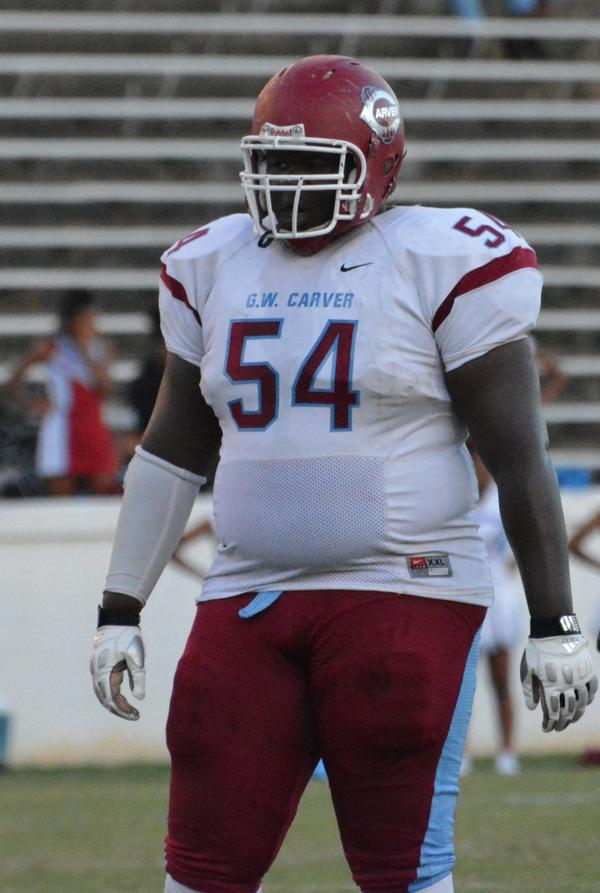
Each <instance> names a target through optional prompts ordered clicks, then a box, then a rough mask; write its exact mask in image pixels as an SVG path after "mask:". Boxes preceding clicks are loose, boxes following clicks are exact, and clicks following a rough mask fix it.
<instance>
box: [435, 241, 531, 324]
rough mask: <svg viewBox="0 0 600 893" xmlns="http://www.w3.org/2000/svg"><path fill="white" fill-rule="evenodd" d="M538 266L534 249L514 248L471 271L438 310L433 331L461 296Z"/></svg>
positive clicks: (460, 280) (457, 284) (458, 283)
mask: <svg viewBox="0 0 600 893" xmlns="http://www.w3.org/2000/svg"><path fill="white" fill-rule="evenodd" d="M537 266H538V265H537V258H536V256H535V251H533V249H532V248H513V250H512V251H511V252H510V253H509V254H504V255H503V256H502V257H496V258H494V260H491V261H490V262H489V263H488V264H484V265H483V267H477V269H476V270H470V271H469V272H468V273H466V274H465V275H464V276H463V277H462V279H459V281H458V282H457V283H456V285H455V286H454V288H453V289H452V291H451V292H450V294H449V295H448V297H446V298H444V300H443V301H442V303H441V304H440V306H439V307H438V309H437V310H436V312H435V316H434V317H433V323H432V327H433V331H434V332H435V331H437V329H439V327H440V326H441V324H442V323H443V322H444V320H445V319H446V317H448V316H449V315H450V311H451V310H452V307H453V306H454V302H455V300H456V299H457V298H460V296H461V295H466V294H467V292H470V291H474V290H475V289H476V288H481V287H482V286H483V285H489V284H490V283H491V282H495V281H496V280H497V279H502V277H503V276H506V275H508V273H514V272H515V270H522V269H524V268H525V267H530V268H533V269H534V270H537Z"/></svg>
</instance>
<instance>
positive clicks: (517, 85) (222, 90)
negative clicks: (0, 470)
mask: <svg viewBox="0 0 600 893" xmlns="http://www.w3.org/2000/svg"><path fill="white" fill-rule="evenodd" d="M19 5H20V7H21V8H20V9H19V10H16V9H14V0H13V3H11V2H9V0H2V2H0V97H1V98H0V121H1V122H2V136H1V137H0V159H2V166H1V171H2V173H1V174H0V185H1V189H0V258H1V261H2V273H1V275H0V301H1V305H0V356H1V360H0V385H1V384H2V383H3V382H5V381H6V380H7V378H8V375H9V374H10V368H11V366H12V363H13V361H14V358H15V357H16V356H17V355H18V354H20V353H22V351H23V350H24V349H25V348H26V347H27V346H28V344H29V343H31V341H32V340H35V339H36V338H39V337H40V336H43V335H45V334H48V333H50V332H51V331H52V328H53V325H54V322H55V316H54V313H55V310H56V306H57V300H58V298H59V297H60V294H61V291H62V290H63V289H65V288H68V287H72V286H87V287H89V288H90V289H92V291H94V292H95V293H96V294H97V295H98V297H99V298H100V299H101V302H102V306H103V308H104V309H105V311H106V313H105V316H104V319H103V328H104V331H105V332H106V333H107V334H109V336H110V338H111V340H112V341H113V342H114V344H115V347H116V352H117V356H118V362H117V363H116V364H115V368H114V373H113V375H114V381H115V392H114V397H113V399H112V401H111V404H110V407H109V408H110V418H111V420H112V422H113V424H115V425H116V426H118V427H122V428H127V426H128V425H130V424H131V414H130V413H128V410H127V406H126V404H125V402H124V400H123V388H124V386H125V385H126V383H127V382H128V381H129V380H131V378H132V377H133V376H134V375H135V374H136V371H137V369H138V366H139V358H140V356H141V354H142V352H143V350H144V346H145V339H146V336H147V332H148V329H149V324H148V318H147V316H146V313H147V311H148V310H150V309H151V308H152V307H153V306H154V302H155V296H156V283H157V267H158V258H159V255H160V252H161V249H162V248H163V247H166V246H167V245H169V244H170V243H171V242H172V241H173V240H174V239H175V238H177V237H179V236H181V235H182V234H184V233H185V232H187V231H189V230H191V229H193V228H195V227H197V226H199V225H200V224H202V223H204V222H207V221H209V220H210V219H212V218H213V217H215V216H218V215H221V214H224V213H229V212H232V211H236V210H241V209H242V208H243V201H242V194H241V190H240V188H239V186H238V184H237V174H238V171H239V169H240V167H241V154H240V152H239V149H238V142H239V138H240V137H241V136H242V135H243V134H244V133H245V132H246V131H247V130H248V123H249V120H250V117H251V114H252V107H253V101H252V100H253V97H254V96H255V95H256V92H257V91H258V89H259V88H260V86H261V85H262V84H263V83H264V82H265V80H266V79H268V77H269V76H270V75H271V74H272V73H273V72H275V71H276V70H277V69H278V68H280V67H282V65H283V64H285V63H286V62H287V61H289V60H290V59H292V58H296V57H298V56H302V55H306V54H309V53H313V52H334V53H351V54H355V55H359V56H360V57H361V58H363V59H364V60H365V61H367V62H370V63H372V64H373V65H374V66H375V67H376V68H377V69H378V70H379V71H380V72H381V73H382V74H383V75H384V76H385V77H386V78H387V79H388V80H389V81H390V82H391V83H392V85H393V86H394V87H395V89H396V91H397V93H398V95H399V97H400V99H401V106H402V108H403V111H404V115H405V118H406V122H407V123H406V126H407V138H408V156H407V158H406V161H405V163H404V166H403V169H402V176H401V180H400V183H399V186H398V189H397V191H396V194H395V196H394V199H395V200H396V201H398V202H401V203H418V202H420V203H423V204H437V205H463V206H464V205H475V206H478V207H481V208H483V209H484V210H486V211H489V212H491V213H492V214H494V215H497V216H499V217H502V218H505V219H508V220H509V221H510V223H511V224H512V225H514V226H515V228H516V229H518V230H519V231H521V232H523V234H524V235H525V236H526V237H527V238H528V239H529V240H530V241H531V242H532V243H533V245H534V246H535V247H536V249H537V251H538V256H539V259H540V261H541V264H542V268H543V271H544V274H545V278H546V298H545V309H544V311H543V313H542V316H541V320H540V325H539V329H538V332H537V339H538V342H539V344H540V346H541V347H542V348H543V349H547V350H550V351H551V352H552V353H553V354H554V355H555V357H556V358H557V359H558V361H559V364H560V365H561V367H562V368H563V370H564V371H565V372H566V373H567V374H568V375H569V376H570V381H569V385H568V389H567V391H566V392H565V394H564V395H563V396H562V397H561V399H560V402H557V403H554V404H552V405H550V406H548V407H547V409H546V417H547V421H548V425H549V429H550V437H551V443H552V446H553V450H554V453H555V456H556V459H557V460H558V461H559V462H560V463H563V464H567V465H572V466H577V465H581V466H585V467H591V468H594V469H600V436H599V435H600V360H599V359H598V347H599V346H600V310H598V309H597V307H598V304H597V298H596V295H597V292H598V286H599V285H600V270H599V269H598V265H597V262H596V258H597V255H598V245H599V243H600V220H599V217H600V181H599V180H598V179H597V171H598V162H599V161H600V115H599V112H600V18H598V17H597V11H595V10H596V7H595V5H594V4H592V3H588V2H586V0H580V2H577V3H571V4H569V3H566V2H565V3H563V7H562V9H563V17H562V18H553V19H552V18H550V19H527V20H518V21H517V20H514V19H506V18H497V17H496V18H489V19H487V20H486V21H484V22H482V23H479V24H478V25H477V31H476V34H474V32H473V30H472V29H471V28H470V27H469V26H468V24H467V23H465V21H463V20H461V19H458V18H453V17H448V16H441V15H436V14H435V13H440V12H442V11H444V8H445V6H444V4H443V3H440V2H433V0H432V2H421V3H418V4H417V3H401V4H400V3H395V2H389V0H380V2H377V3H367V2H354V3H350V4H348V3H341V2H338V0H321V2H319V3H316V2H314V0H292V2H286V3H285V4H284V3H282V2H274V0H253V2H252V0H246V2H244V0H239V2H236V0H228V2H225V0H223V2H220V3H219V2H217V0H211V2H207V0H205V2H203V3H202V4H201V6H202V10H203V11H202V12H201V13H199V12H197V11H190V10H192V9H197V8H198V7H197V5H195V4H190V3H189V2H187V0H175V2H170V3H169V4H166V3H165V2H164V0H136V2H135V3H128V2H126V0H121V2H110V0H88V2H85V3H83V2H82V0H79V2H76V0H61V3H60V6H61V9H60V11H58V10H56V9H55V6H56V4H50V2H49V0H48V2H47V3H46V4H44V3H43V2H34V0H27V2H23V0H21V3H20V4H19ZM44 6H46V8H45V9H44ZM417 8H418V11H419V12H421V13H424V12H426V13H430V14H421V15H417V14H416V12H417ZM132 9H134V10H135V11H132ZM400 9H401V10H402V14H400ZM348 10H350V11H351V13H352V14H349V12H348ZM342 13H343V14H342ZM404 13H406V14H404ZM409 13H410V14H409ZM567 13H568V16H567ZM505 38H513V39H535V40H536V41H538V42H539V43H540V44H541V45H542V46H543V47H544V50H545V58H544V59H542V60H535V61H534V60H524V61H518V62H515V61H511V60H507V59H504V58H502V54H501V46H502V40H503V39H505ZM39 377H40V373H39V370H35V369H34V370H33V372H32V378H33V380H36V379H37V380H39Z"/></svg>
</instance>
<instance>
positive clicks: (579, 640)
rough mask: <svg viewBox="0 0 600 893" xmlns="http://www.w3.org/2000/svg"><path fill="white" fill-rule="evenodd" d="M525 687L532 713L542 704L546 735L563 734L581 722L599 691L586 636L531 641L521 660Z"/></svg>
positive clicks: (552, 637)
mask: <svg viewBox="0 0 600 893" xmlns="http://www.w3.org/2000/svg"><path fill="white" fill-rule="evenodd" d="M521 685H522V686H523V694H524V696H525V703H526V704H527V706H528V707H529V709H530V710H535V708H536V707H537V705H538V703H540V702H541V705H542V711H543V713H544V717H543V720H542V729H543V730H544V732H552V731H555V732H562V730H563V729H566V727H567V726H568V725H569V724H570V723H572V722H577V720H578V719H581V717H582V716H583V713H584V711H585V708H586V707H587V705H588V704H591V702H592V701H593V699H594V695H595V694H596V691H597V690H598V679H597V678H596V675H595V673H594V667H593V664H592V655H591V653H590V649H589V646H588V642H587V639H586V638H585V637H584V636H582V635H564V636H548V637H546V638H540V639H528V640H527V645H526V646H525V651H524V652H523V657H522V658H521Z"/></svg>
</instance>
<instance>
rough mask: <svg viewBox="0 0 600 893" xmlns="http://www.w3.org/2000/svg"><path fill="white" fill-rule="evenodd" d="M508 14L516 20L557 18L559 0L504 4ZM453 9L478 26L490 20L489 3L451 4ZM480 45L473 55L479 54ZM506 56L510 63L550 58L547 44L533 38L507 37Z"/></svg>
mask: <svg viewBox="0 0 600 893" xmlns="http://www.w3.org/2000/svg"><path fill="white" fill-rule="evenodd" d="M503 5H504V9H505V14H506V15H509V16H512V17H513V18H517V19H519V18H545V17H547V16H550V15H553V13H554V8H555V5H556V0H504V4H503ZM450 7H451V9H452V12H453V13H454V14H455V15H458V16H461V17H462V18H464V19H466V20H467V22H468V23H469V24H470V25H472V26H474V27H475V28H476V27H477V25H478V24H479V23H481V22H483V20H484V19H485V18H486V15H487V10H486V4H485V0H450ZM478 47H479V42H478V41H476V42H475V43H474V44H473V46H472V48H471V52H473V51H476V49H477V48H478ZM502 50H503V55H504V56H505V57H506V58H507V59H515V60H518V59H545V58H546V56H547V53H546V50H545V48H544V44H543V43H542V42H541V41H539V40H536V39H534V38H532V37H519V38H517V37H506V38H504V40H503V41H502Z"/></svg>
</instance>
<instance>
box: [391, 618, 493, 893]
mask: <svg viewBox="0 0 600 893" xmlns="http://www.w3.org/2000/svg"><path fill="white" fill-rule="evenodd" d="M478 660H479V632H478V633H477V635H476V636H475V639H474V640H473V645H472V646H471V650H470V652H469V656H468V658H467V663H466V666H465V672H464V675H463V681H462V684H461V687H460V692H459V695H458V700H457V702H456V707H455V709H454V716H453V717H452V722H451V723H450V729H449V731H448V737H447V738H446V743H445V744H444V747H443V749H442V755H441V757H440V761H439V763H438V767H437V771H436V774H435V781H434V789H433V800H432V803H431V812H430V814H429V824H428V826H427V831H426V832H425V838H424V840H423V844H422V846H421V860H420V864H419V868H418V869H417V877H416V879H415V880H414V881H413V882H412V883H411V884H410V886H409V888H408V890H409V893H418V891H419V890H425V889H426V888H427V887H430V886H432V885H433V884H435V883H437V882H438V881H440V880H442V878H444V877H446V875H448V874H450V872H451V871H452V869H453V867H454V863H455V861H456V858H455V855H454V813H455V810H456V798H457V796H458V776H459V773H460V764H461V761H462V757H463V751H464V747H465V740H466V737H467V728H468V726H469V719H470V718H471V710H472V708H473V696H474V694H475V683H476V676H477V662H478Z"/></svg>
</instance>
